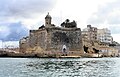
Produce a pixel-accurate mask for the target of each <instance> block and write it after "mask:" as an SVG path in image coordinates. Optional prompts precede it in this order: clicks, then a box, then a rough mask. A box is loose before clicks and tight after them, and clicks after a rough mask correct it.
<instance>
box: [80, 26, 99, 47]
mask: <svg viewBox="0 0 120 77" xmlns="http://www.w3.org/2000/svg"><path fill="white" fill-rule="evenodd" d="M82 39H83V43H84V42H87V44H88V45H89V44H94V43H95V42H96V41H97V28H96V27H92V26H91V25H87V28H85V29H83V31H82Z"/></svg>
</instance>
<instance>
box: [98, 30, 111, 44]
mask: <svg viewBox="0 0 120 77" xmlns="http://www.w3.org/2000/svg"><path fill="white" fill-rule="evenodd" d="M97 39H98V40H99V41H100V42H103V43H110V44H111V43H112V41H113V37H112V36H111V32H110V30H108V29H107V28H103V29H98V30H97Z"/></svg>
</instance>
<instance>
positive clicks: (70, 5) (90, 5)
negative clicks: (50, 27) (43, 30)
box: [0, 0, 120, 43]
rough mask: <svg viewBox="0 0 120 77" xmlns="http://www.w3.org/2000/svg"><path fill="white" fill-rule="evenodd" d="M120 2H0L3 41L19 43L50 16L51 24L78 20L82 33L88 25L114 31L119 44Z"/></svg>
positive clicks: (103, 0)
mask: <svg viewBox="0 0 120 77" xmlns="http://www.w3.org/2000/svg"><path fill="white" fill-rule="evenodd" d="M119 4H120V0H0V40H3V41H18V40H19V39H20V38H22V37H24V36H27V35H29V30H30V29H38V27H40V26H41V25H43V24H44V18H45V16H46V15H47V13H48V12H49V14H50V15H51V16H52V23H53V24H55V25H56V26H59V25H60V24H61V23H62V22H63V21H65V19H70V20H71V21H73V20H75V21H76V22H77V26H78V27H79V28H81V29H84V28H86V26H87V25H88V24H91V25H92V26H93V27H98V28H100V29H101V28H108V29H109V30H111V33H112V36H113V39H114V41H117V42H119V43H120V40H119V38H120V31H119V30H120V5H119Z"/></svg>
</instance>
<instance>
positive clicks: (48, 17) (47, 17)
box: [45, 13, 52, 27]
mask: <svg viewBox="0 0 120 77" xmlns="http://www.w3.org/2000/svg"><path fill="white" fill-rule="evenodd" d="M51 19H52V17H51V16H50V15H49V13H48V14H47V15H46V17H45V27H50V26H51Z"/></svg>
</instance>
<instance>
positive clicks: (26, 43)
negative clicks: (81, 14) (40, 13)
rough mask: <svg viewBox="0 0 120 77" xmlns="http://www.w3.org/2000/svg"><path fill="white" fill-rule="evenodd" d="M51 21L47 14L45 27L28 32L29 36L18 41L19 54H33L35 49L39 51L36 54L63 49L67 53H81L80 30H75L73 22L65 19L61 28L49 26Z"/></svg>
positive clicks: (75, 25) (61, 50)
mask: <svg viewBox="0 0 120 77" xmlns="http://www.w3.org/2000/svg"><path fill="white" fill-rule="evenodd" d="M51 21H52V17H51V16H50V15H49V13H48V14H47V15H46V17H45V25H42V26H41V27H39V29H38V30H30V32H29V36H28V37H24V38H22V39H21V40H20V52H27V51H30V50H32V52H34V51H35V50H34V49H35V48H37V49H39V50H37V52H41V51H42V52H51V53H52V52H63V49H64V47H65V50H66V51H68V52H70V51H74V52H79V53H80V52H81V51H82V37H81V29H80V28H77V24H76V22H75V21H73V22H70V21H69V19H67V20H66V21H65V22H63V23H62V24H61V27H56V26H55V25H54V24H51ZM74 52H73V53H74Z"/></svg>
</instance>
